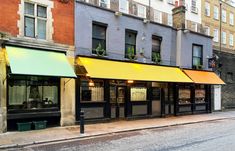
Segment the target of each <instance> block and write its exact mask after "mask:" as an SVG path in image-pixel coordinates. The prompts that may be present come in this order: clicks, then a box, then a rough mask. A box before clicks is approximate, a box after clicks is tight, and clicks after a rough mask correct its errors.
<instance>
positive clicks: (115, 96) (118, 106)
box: [110, 86, 126, 119]
mask: <svg viewBox="0 0 235 151" xmlns="http://www.w3.org/2000/svg"><path fill="white" fill-rule="evenodd" d="M125 102H126V87H125V86H110V104H111V118H114V119H119V118H125Z"/></svg>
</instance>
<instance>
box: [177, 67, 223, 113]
mask: <svg viewBox="0 0 235 151" xmlns="http://www.w3.org/2000/svg"><path fill="white" fill-rule="evenodd" d="M183 72H184V73H185V74H186V75H187V76H188V77H190V78H191V79H192V80H193V82H194V83H193V84H178V85H177V87H176V89H177V91H178V93H177V100H176V112H177V115H179V114H197V113H210V112H212V108H211V107H212V99H211V94H212V88H211V87H212V85H222V84H225V83H224V82H223V81H222V80H221V79H220V78H219V77H218V76H217V75H216V74H215V73H214V72H212V71H198V70H183Z"/></svg>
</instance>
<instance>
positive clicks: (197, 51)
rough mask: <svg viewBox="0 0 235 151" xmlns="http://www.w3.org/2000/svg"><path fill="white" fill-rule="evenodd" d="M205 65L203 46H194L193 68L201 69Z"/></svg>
mask: <svg viewBox="0 0 235 151" xmlns="http://www.w3.org/2000/svg"><path fill="white" fill-rule="evenodd" d="M202 64H203V60H202V46H201V45H193V68H196V69H201V68H202Z"/></svg>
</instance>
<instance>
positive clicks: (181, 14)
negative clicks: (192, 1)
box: [172, 0, 186, 29]
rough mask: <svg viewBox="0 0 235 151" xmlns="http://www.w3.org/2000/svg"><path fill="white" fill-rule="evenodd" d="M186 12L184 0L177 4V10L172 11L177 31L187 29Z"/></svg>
mask: <svg viewBox="0 0 235 151" xmlns="http://www.w3.org/2000/svg"><path fill="white" fill-rule="evenodd" d="M185 12H186V8H185V6H184V4H183V1H182V0H179V2H177V3H176V5H175V8H173V9H172V16H173V27H175V28H177V29H185Z"/></svg>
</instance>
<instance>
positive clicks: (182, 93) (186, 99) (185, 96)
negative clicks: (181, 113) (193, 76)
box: [179, 86, 191, 104]
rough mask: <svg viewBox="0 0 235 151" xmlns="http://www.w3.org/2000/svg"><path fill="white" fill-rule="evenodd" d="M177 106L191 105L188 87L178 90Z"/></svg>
mask: <svg viewBox="0 0 235 151" xmlns="http://www.w3.org/2000/svg"><path fill="white" fill-rule="evenodd" d="M179 104H191V89H190V87H189V86H181V87H180V88H179Z"/></svg>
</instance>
